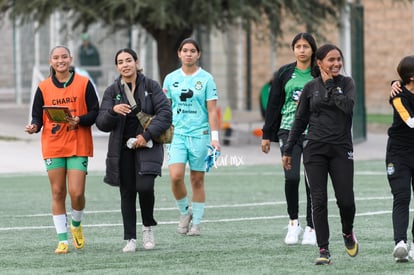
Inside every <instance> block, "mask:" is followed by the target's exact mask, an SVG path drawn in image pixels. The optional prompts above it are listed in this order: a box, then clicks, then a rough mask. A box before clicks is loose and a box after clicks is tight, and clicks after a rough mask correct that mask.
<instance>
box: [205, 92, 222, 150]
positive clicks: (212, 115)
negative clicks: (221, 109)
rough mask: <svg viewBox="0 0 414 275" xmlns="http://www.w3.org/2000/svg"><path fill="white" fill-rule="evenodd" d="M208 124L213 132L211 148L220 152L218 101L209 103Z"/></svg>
mask: <svg viewBox="0 0 414 275" xmlns="http://www.w3.org/2000/svg"><path fill="white" fill-rule="evenodd" d="M207 112H208V123H209V124H210V131H211V146H213V147H214V148H216V149H217V150H218V151H220V143H219V138H218V131H219V129H218V117H217V100H209V101H207Z"/></svg>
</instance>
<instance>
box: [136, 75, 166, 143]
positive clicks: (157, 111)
mask: <svg viewBox="0 0 414 275" xmlns="http://www.w3.org/2000/svg"><path fill="white" fill-rule="evenodd" d="M145 81H146V83H147V86H148V87H147V89H148V90H149V91H151V93H152V95H151V97H150V99H151V100H152V106H153V108H154V115H155V117H154V118H153V119H152V120H151V123H150V125H149V126H148V128H147V130H146V131H145V132H144V133H142V136H143V137H144V139H145V140H146V141H148V140H150V139H151V138H154V137H159V136H160V135H161V134H162V133H163V132H164V131H165V130H167V129H168V128H169V127H170V125H171V123H172V110H171V104H170V101H169V100H168V98H167V97H166V95H165V94H164V92H163V91H162V89H161V87H160V85H159V84H158V82H156V81H154V80H151V79H146V80H145Z"/></svg>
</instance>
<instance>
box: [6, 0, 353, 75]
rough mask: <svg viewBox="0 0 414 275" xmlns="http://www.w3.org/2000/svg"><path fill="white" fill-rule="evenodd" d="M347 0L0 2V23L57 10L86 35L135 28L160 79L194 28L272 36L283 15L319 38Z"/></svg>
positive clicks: (30, 19) (171, 67)
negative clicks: (148, 41)
mask: <svg viewBox="0 0 414 275" xmlns="http://www.w3.org/2000/svg"><path fill="white" fill-rule="evenodd" d="M346 2H347V0H324V1H321V0H209V1H205V0H77V1H69V0H63V1H62V0H31V1H25V0H0V19H3V18H4V17H5V16H6V14H10V16H12V17H14V18H18V19H20V22H21V23H27V22H36V21H37V22H39V24H40V25H42V24H44V23H45V21H46V20H47V19H48V18H49V15H51V14H52V13H54V12H56V11H60V12H63V13H70V15H71V16H70V17H71V18H72V19H73V21H72V22H73V23H71V24H73V26H72V27H73V28H75V27H79V26H81V27H82V28H83V29H84V30H85V31H86V30H87V28H88V26H89V25H91V24H93V23H101V24H102V25H103V26H106V27H109V28H110V29H112V30H120V29H126V30H128V29H129V28H130V27H131V26H133V25H136V24H139V25H141V26H142V27H143V28H144V29H145V30H146V31H147V32H148V33H149V34H151V35H152V36H153V38H154V39H155V41H156V42H157V53H158V66H159V71H160V79H161V81H162V80H163V79H164V77H165V75H166V74H167V73H169V72H170V71H172V70H174V69H175V68H177V65H178V60H177V48H178V45H179V43H180V42H181V41H182V40H183V39H184V38H186V37H189V36H191V35H192V34H193V33H194V30H196V29H197V28H204V29H205V30H207V31H210V30H213V29H217V30H220V31H226V30H227V29H228V28H229V27H230V26H233V25H234V24H235V23H236V22H237V20H239V19H241V20H242V23H243V26H244V27H247V26H249V25H250V24H253V25H254V24H256V25H260V26H266V27H268V28H269V30H270V32H269V33H272V34H273V35H274V37H275V38H276V39H277V38H280V37H281V36H282V35H283V31H282V29H281V23H282V21H283V19H284V18H285V17H286V16H289V17H290V18H293V19H295V20H296V21H297V23H298V24H300V25H306V26H307V27H308V29H309V30H310V31H313V32H315V33H316V34H318V30H319V26H321V25H324V24H326V20H331V21H332V22H333V23H335V22H336V20H337V18H339V16H337V15H338V12H339V8H340V7H342V6H343V5H345V3H346Z"/></svg>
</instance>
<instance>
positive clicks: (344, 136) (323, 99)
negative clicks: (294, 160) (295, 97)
mask: <svg viewBox="0 0 414 275" xmlns="http://www.w3.org/2000/svg"><path fill="white" fill-rule="evenodd" d="M354 98H355V84H354V80H353V79H352V78H350V77H346V76H342V75H339V76H337V77H335V78H334V79H331V80H328V81H326V83H323V81H322V79H321V78H320V77H317V78H314V79H313V80H311V81H310V82H308V83H307V84H306V85H305V87H304V88H303V91H302V94H301V96H300V99H299V104H298V108H297V109H296V114H295V121H294V123H293V127H292V129H291V130H290V133H289V138H288V141H287V144H286V146H285V148H284V155H287V156H291V153H292V149H293V146H294V144H295V143H296V142H297V140H298V139H299V138H300V136H301V134H302V133H303V131H305V129H306V127H307V126H308V125H309V128H308V133H307V135H306V139H307V140H313V141H317V142H324V143H329V144H347V145H351V146H352V133H351V128H352V116H353V108H354Z"/></svg>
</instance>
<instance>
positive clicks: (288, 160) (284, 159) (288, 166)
mask: <svg viewBox="0 0 414 275" xmlns="http://www.w3.org/2000/svg"><path fill="white" fill-rule="evenodd" d="M291 161H292V157H289V156H285V155H284V156H283V157H282V164H283V168H285V169H286V170H290V169H292V165H291Z"/></svg>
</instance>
